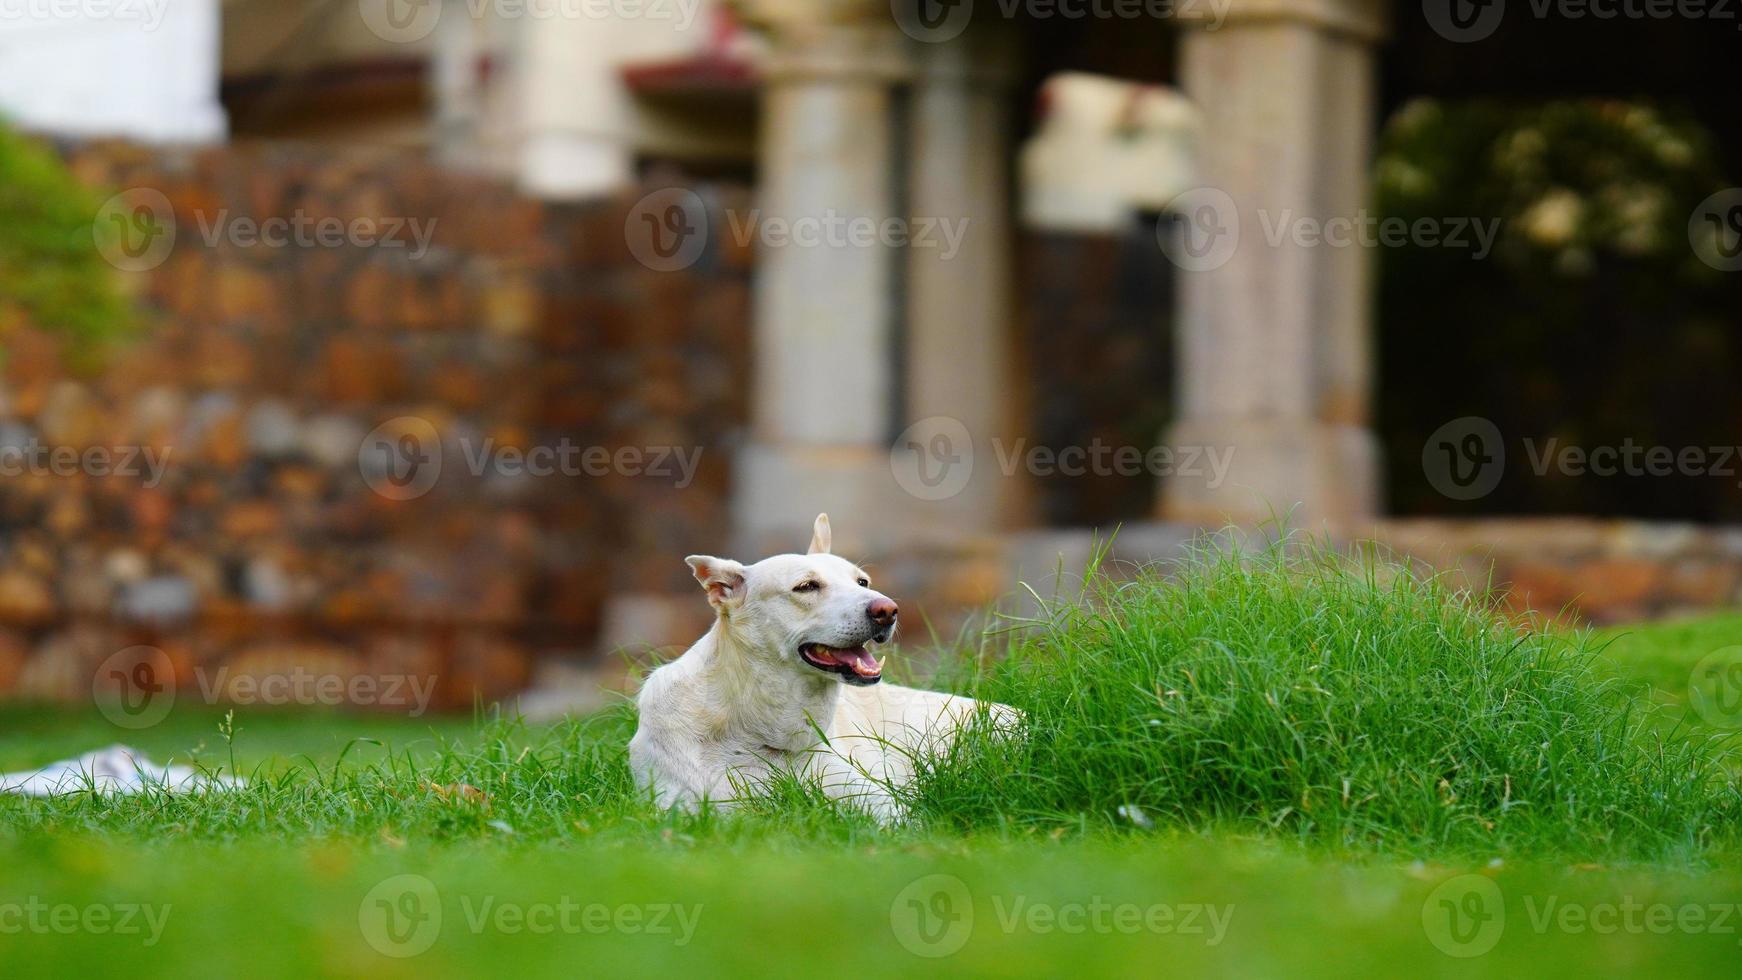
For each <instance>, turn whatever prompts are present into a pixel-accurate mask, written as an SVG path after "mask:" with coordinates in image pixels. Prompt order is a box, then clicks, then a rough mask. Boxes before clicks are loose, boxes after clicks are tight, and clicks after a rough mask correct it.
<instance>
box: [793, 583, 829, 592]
mask: <svg viewBox="0 0 1742 980" xmlns="http://www.w3.org/2000/svg"><path fill="white" fill-rule="evenodd" d="M822 587H823V586H822V583H820V582H800V583H798V584H797V585H795V586H793V587H792V591H794V592H815V591H816V590H818V589H820V588H822Z"/></svg>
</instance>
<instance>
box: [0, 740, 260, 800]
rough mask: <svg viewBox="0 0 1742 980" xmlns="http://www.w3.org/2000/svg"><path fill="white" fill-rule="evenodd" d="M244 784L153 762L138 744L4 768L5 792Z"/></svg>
mask: <svg viewBox="0 0 1742 980" xmlns="http://www.w3.org/2000/svg"><path fill="white" fill-rule="evenodd" d="M241 785H243V782H242V780H240V779H237V778H235V777H234V776H214V775H212V774H210V773H205V772H201V771H200V770H198V769H194V768H192V767H191V766H175V765H166V764H161V763H156V762H152V761H151V760H150V759H148V758H146V757H145V755H144V754H143V753H141V752H140V751H139V750H138V749H134V748H130V747H128V746H125V745H111V746H109V747H108V748H106V749H97V750H96V751H94V752H86V753H85V754H84V755H81V756H79V757H78V758H77V759H66V760H63V761H61V762H53V763H50V764H48V765H46V766H43V767H42V768H41V769H34V770H26V771H24V772H9V773H0V793H20V794H23V795H25V796H62V795H65V794H68V793H86V792H90V791H92V790H95V791H96V792H99V793H121V794H129V793H143V792H148V791H159V792H161V791H167V792H171V793H204V792H207V791H209V790H227V789H234V788H236V787H238V786H241Z"/></svg>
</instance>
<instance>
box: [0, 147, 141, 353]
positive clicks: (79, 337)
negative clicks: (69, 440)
mask: <svg viewBox="0 0 1742 980" xmlns="http://www.w3.org/2000/svg"><path fill="white" fill-rule="evenodd" d="M99 207H100V201H99V200H98V198H97V196H96V195H94V194H93V193H91V191H90V190H88V189H87V188H85V187H84V186H83V185H81V184H80V183H79V182H78V181H77V180H76V179H75V178H74V177H73V175H72V174H71V173H70V172H68V170H67V168H66V167H65V165H63V164H62V163H61V161H60V159H59V158H58V157H57V156H56V155H55V154H54V153H52V152H50V151H49V150H48V149H46V148H45V147H43V146H41V145H39V144H38V143H36V142H34V141H32V140H30V139H29V138H27V137H24V136H21V135H19V134H17V133H14V132H12V131H10V130H8V129H6V128H5V127H4V126H0V325H4V324H7V323H15V322H17V321H18V320H20V319H22V320H23V321H24V322H25V323H27V324H29V325H32V326H34V327H36V328H39V329H42V330H47V331H50V332H53V333H56V334H59V335H61V336H63V337H64V338H65V339H66V341H67V347H66V349H67V353H68V355H69V356H71V357H73V358H74V359H75V360H83V359H88V358H89V357H92V356H94V354H95V352H96V351H97V350H99V349H100V347H101V344H102V343H103V342H104V341H106V340H108V339H110V338H113V337H115V336H117V335H118V334H121V333H124V332H126V331H127V330H129V329H130V328H131V327H132V326H133V325H134V322H135V321H134V312H133V309H132V307H131V305H130V304H129V303H128V301H127V299H126V297H125V296H123V295H122V293H121V290H120V289H119V286H118V280H117V275H118V273H117V272H116V270H115V269H114V268H113V267H112V266H110V265H109V264H108V263H106V262H105V261H104V260H103V257H102V255H101V254H100V253H99V252H98V251H97V248H96V242H95V240H94V239H93V237H92V222H93V220H94V219H95V217H96V215H97V211H98V208H99ZM0 342H3V341H0Z"/></svg>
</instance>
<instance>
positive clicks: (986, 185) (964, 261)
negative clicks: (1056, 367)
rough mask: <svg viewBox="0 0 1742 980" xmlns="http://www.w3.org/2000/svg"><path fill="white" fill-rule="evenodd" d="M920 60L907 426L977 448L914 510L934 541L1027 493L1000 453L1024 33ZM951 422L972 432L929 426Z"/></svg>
mask: <svg viewBox="0 0 1742 980" xmlns="http://www.w3.org/2000/svg"><path fill="white" fill-rule="evenodd" d="M915 56H916V74H915V78H914V85H913V89H912V92H913V95H912V101H911V105H910V110H909V127H910V130H909V132H910V140H909V145H908V147H907V153H908V161H909V162H908V172H907V173H908V198H909V206H908V212H909V216H910V218H911V220H912V228H913V230H914V233H915V236H916V238H915V241H914V242H913V243H911V244H910V245H909V247H908V253H907V274H908V281H907V293H908V295H907V324H908V332H907V338H906V350H905V355H906V357H905V360H906V372H907V373H906V378H907V418H906V420H905V422H904V425H911V424H914V423H920V424H921V425H922V427H925V428H927V429H928V430H931V431H928V432H927V433H926V434H927V435H929V436H933V437H935V436H936V435H938V434H942V433H943V432H944V430H945V428H946V427H947V428H948V429H949V430H951V431H953V432H956V433H961V432H965V433H967V435H968V437H969V439H970V440H971V443H972V448H973V450H974V456H973V460H974V465H973V469H972V471H971V476H970V477H969V479H968V482H967V484H966V485H965V486H963V487H961V489H960V490H958V491H956V492H954V493H951V494H950V495H948V496H942V497H941V499H924V498H922V499H919V500H918V501H917V502H916V505H915V506H914V507H913V508H912V513H913V520H912V522H911V524H912V526H913V528H914V529H915V530H916V531H918V532H920V533H923V534H925V535H926V536H927V537H932V538H935V537H936V536H938V535H940V534H941V535H951V534H961V533H972V532H976V531H984V530H989V529H992V528H996V527H998V526H999V525H1000V524H1001V523H1005V522H1007V521H1008V520H1009V519H1010V518H1012V517H1013V516H1014V515H1013V513H1012V511H1013V510H1014V509H1016V508H1018V507H1020V501H1021V497H1022V494H1021V489H1022V481H1021V480H1020V477H1016V478H1012V477H1006V476H1005V475H1004V474H1003V473H1002V472H1001V471H1000V469H999V468H998V466H997V465H996V464H997V458H996V457H997V453H996V452H994V442H995V441H1004V440H1008V438H1009V436H1010V433H1011V431H1012V423H1013V415H1014V410H1015V405H1014V404H1013V401H1014V398H1015V394H1016V392H1017V390H1018V389H1017V385H1016V380H1015V377H1014V375H1013V371H1012V364H1011V350H1012V346H1013V337H1012V331H1013V329H1014V324H1013V316H1012V296H1011V290H1012V288H1013V284H1012V281H1011V239H1010V234H1011V232H1010V207H1011V204H1010V182H1009V177H1008V172H1009V166H1010V158H1011V153H1010V149H1011V148H1010V130H1009V113H1010V98H1009V95H1010V93H1009V88H1010V84H1011V79H1012V77H1013V75H1014V60H1015V49H1014V38H1013V37H1011V36H1010V35H1009V34H1008V33H1007V32H1004V31H991V30H988V31H984V32H981V31H969V32H968V33H967V34H965V35H962V36H961V37H958V38H955V39H953V40H950V41H946V42H942V43H920V44H917V45H916V47H915ZM919 236H923V237H919ZM940 417H941V419H944V420H954V421H955V422H959V423H961V425H960V427H959V428H958V427H956V426H953V425H948V424H947V423H946V424H944V425H939V424H935V423H933V424H931V425H929V426H927V425H926V424H925V423H924V422H923V420H927V419H939V418H940ZM958 448H961V449H966V448H967V447H958ZM897 449H900V447H897ZM964 458H965V457H964ZM940 490H942V491H944V492H948V491H951V490H955V487H954V486H953V485H949V486H941V487H940ZM931 496H934V495H933V494H925V497H931Z"/></svg>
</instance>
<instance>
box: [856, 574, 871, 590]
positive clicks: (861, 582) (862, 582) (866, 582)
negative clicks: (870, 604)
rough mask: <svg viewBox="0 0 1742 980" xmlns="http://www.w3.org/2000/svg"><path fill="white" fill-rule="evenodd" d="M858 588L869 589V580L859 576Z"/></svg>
mask: <svg viewBox="0 0 1742 980" xmlns="http://www.w3.org/2000/svg"><path fill="white" fill-rule="evenodd" d="M859 587H860V588H862V589H869V588H870V587H871V580H870V579H868V578H865V577H863V576H861V577H860V578H859Z"/></svg>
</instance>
